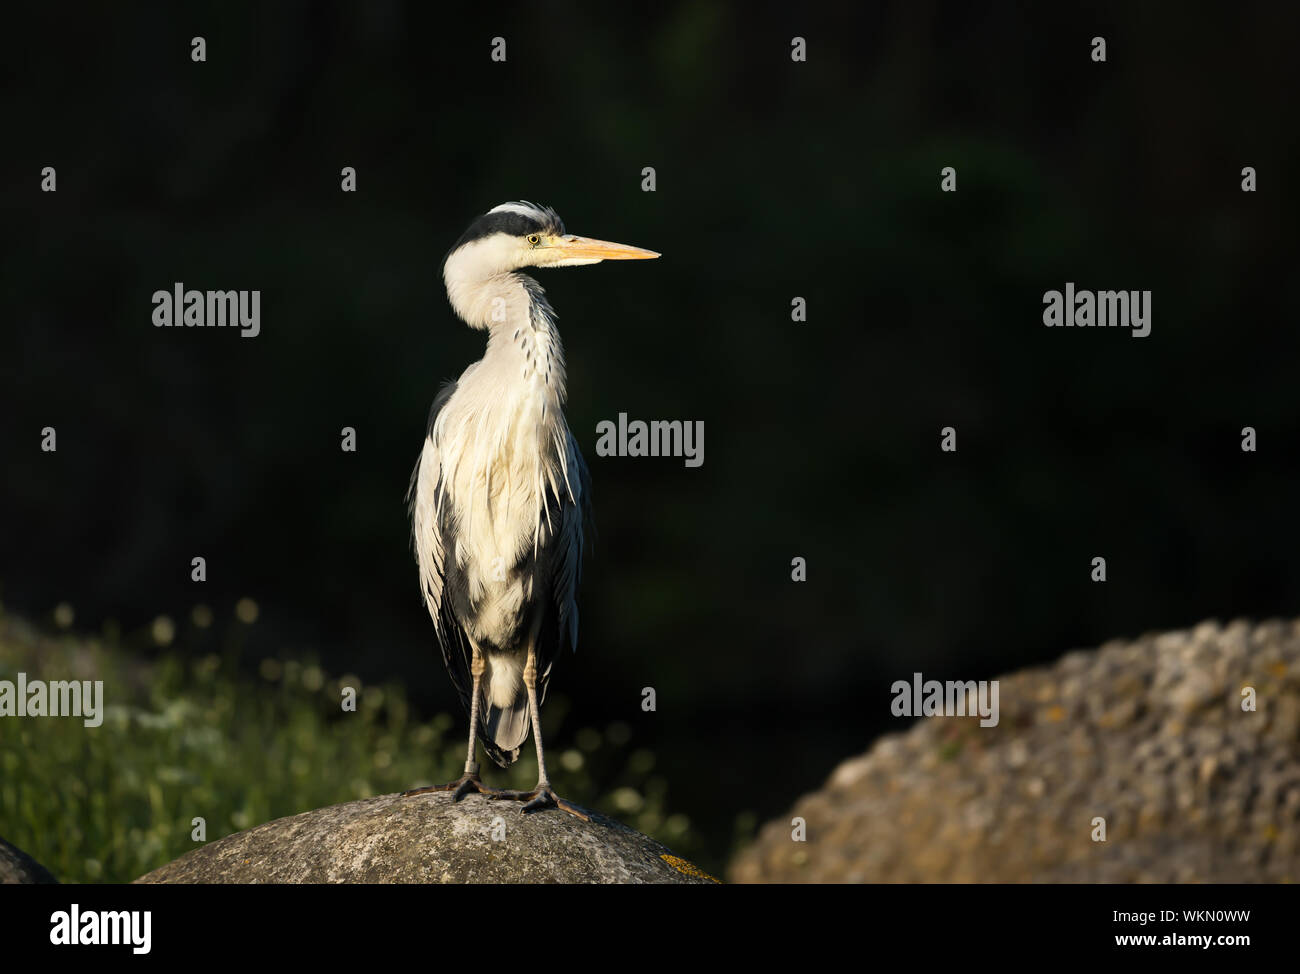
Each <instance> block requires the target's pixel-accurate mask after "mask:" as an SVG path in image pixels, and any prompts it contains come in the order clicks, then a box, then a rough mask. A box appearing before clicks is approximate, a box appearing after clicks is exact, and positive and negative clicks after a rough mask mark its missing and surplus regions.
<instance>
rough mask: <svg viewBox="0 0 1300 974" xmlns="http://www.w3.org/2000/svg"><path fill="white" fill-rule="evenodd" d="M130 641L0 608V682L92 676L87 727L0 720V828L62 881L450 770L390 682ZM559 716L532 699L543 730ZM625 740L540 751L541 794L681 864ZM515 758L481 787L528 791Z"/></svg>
mask: <svg viewBox="0 0 1300 974" xmlns="http://www.w3.org/2000/svg"><path fill="white" fill-rule="evenodd" d="M169 638H170V633H168V641H169ZM183 638H184V637H183ZM146 641H147V640H146V638H145V636H144V635H140V636H137V637H134V639H132V640H126V641H123V640H121V639H120V638H117V637H110V638H109V639H106V640H105V639H97V638H88V637H84V636H77V635H72V634H68V633H64V634H52V633H50V632H45V631H41V630H38V629H36V628H34V627H32V626H30V625H29V624H27V623H26V622H24V621H23V620H21V619H18V618H16V617H14V616H12V615H5V614H4V613H3V612H0V679H4V680H13V679H15V678H16V674H17V673H18V672H20V671H22V672H25V673H26V674H27V676H28V678H29V679H36V678H41V679H51V680H55V679H57V680H66V679H82V680H103V681H104V701H105V708H104V711H105V712H104V721H103V724H102V726H100V727H97V728H87V727H85V726H84V725H83V722H82V721H81V720H80V719H75V718H58V719H56V718H35V717H30V718H25V719H24V718H16V717H0V836H3V837H4V838H5V839H7V840H8V841H9V842H11V843H13V844H14V845H16V846H18V847H19V848H20V849H23V850H24V851H26V852H27V853H28V854H29V855H31V856H32V857H33V858H35V859H36V860H37V861H39V862H40V863H42V864H43V865H44V866H46V868H48V869H49V870H50V871H51V872H53V873H54V875H55V876H56V877H57V878H58V879H59V880H60V881H62V882H127V881H130V880H132V879H135V878H136V877H138V876H140V875H142V874H143V873H145V872H148V871H149V870H151V869H154V868H156V867H157V866H161V865H163V864H164V863H167V862H170V861H171V860H172V859H175V858H176V857H177V856H180V855H182V854H183V853H185V852H188V851H189V850H191V849H194V848H196V847H197V846H198V845H199V844H200V843H199V842H197V841H196V840H195V839H194V838H192V835H191V833H192V831H193V829H194V828H195V826H194V824H193V819H195V818H196V817H201V818H203V819H204V820H205V822H206V831H207V835H206V838H207V841H212V840H214V839H219V838H221V837H222V836H225V835H229V834H231V833H233V832H238V831H241V830H243V829H247V828H250V827H252V826H254V825H258V824H260V823H262V822H266V821H269V820H271V819H274V818H279V817H281V816H285V815H292V814H295V813H297V812H303V811H307V810H310V809H313V808H319V807H322V806H325V805H331V804H336V803H338V802H344V801H351V800H353V799H357V798H365V797H369V796H371V795H382V794H387V793H390V792H394V791H400V790H403V789H405V788H410V787H413V786H415V785H418V784H428V783H431V782H433V781H435V780H439V781H447V780H451V779H453V778H455V777H456V776H458V775H459V773H460V771H461V766H462V764H463V762H464V747H465V744H464V737H463V734H464V733H465V726H464V724H465V718H464V716H463V715H460V714H457V715H455V716H454V717H453V716H452V715H450V714H438V715H436V716H435V717H433V719H431V720H422V719H420V717H419V716H418V715H417V714H415V713H414V712H413V710H412V708H411V707H410V706H409V704H408V702H407V699H406V696H405V694H404V692H403V690H402V688H401V687H400V686H397V685H392V684H388V685H363V684H362V683H361V681H360V680H359V679H358V678H357V677H355V676H348V675H344V676H342V677H334V676H331V675H329V674H326V673H324V672H322V671H321V670H320V669H319V668H318V667H316V666H314V665H311V664H310V663H303V662H299V661H296V660H279V659H264V660H261V661H260V665H258V666H257V667H255V669H256V670H257V675H256V676H251V675H248V674H247V673H246V672H245V671H246V670H247V669H249V667H248V666H244V667H241V666H240V665H239V663H238V662H237V659H238V653H237V652H236V651H234V650H233V649H230V650H226V651H223V653H222V654H220V655H217V654H208V655H204V656H200V657H198V658H192V657H191V655H190V654H188V653H185V652H182V651H180V650H178V649H177V648H175V647H172V648H170V649H168V650H165V651H159V650H158V649H157V648H156V647H149V646H146V645H145V643H146ZM237 641H238V640H234V641H232V640H228V643H230V645H231V646H232V647H233V645H234V644H235V642H237ZM344 686H351V687H354V688H356V689H357V691H358V693H357V708H356V711H355V712H354V713H345V712H343V710H342V709H341V707H340V700H341V699H342V698H341V692H340V691H341V688H342V687H344ZM566 709H567V708H566V707H565V701H564V700H563V698H556V699H555V700H551V699H549V698H548V700H547V714H546V716H547V725H548V731H549V732H550V733H555V728H559V727H560V726H561V725H562V724H563V722H564V713H565V711H566ZM557 736H558V737H560V739H567V738H568V735H563V734H561V735H557ZM630 736H631V734H630V730H629V729H628V727H627V726H626V725H623V724H611V725H610V726H608V727H604V728H594V727H584V728H579V729H578V730H577V731H576V732H575V733H574V734H573V735H572V740H573V741H574V743H575V746H574V747H572V748H568V749H563V750H558V751H551V750H548V752H547V758H548V760H547V766H548V769H549V770H551V778H552V780H553V781H554V783H555V786H556V790H557V791H559V792H560V793H561V794H563V795H565V797H567V798H570V799H572V800H574V801H576V802H578V803H579V804H582V805H586V806H587V807H589V808H594V809H596V810H598V811H601V812H604V813H606V814H608V815H610V816H611V817H613V818H616V819H618V820H619V821H622V822H624V823H626V824H627V825H629V826H631V827H633V828H636V829H639V830H640V831H642V832H645V833H647V834H649V835H652V836H654V837H655V838H657V839H659V840H660V841H661V842H663V843H664V844H666V845H668V846H669V847H670V848H672V849H673V851H674V852H677V853H678V854H680V855H683V856H686V857H688V858H694V857H696V856H698V855H699V853H700V851H701V850H700V848H699V847H700V843H699V839H698V837H697V835H696V833H695V831H694V830H693V829H692V827H691V823H690V822H689V821H688V820H687V819H686V818H685V817H684V816H682V815H680V814H677V815H674V814H670V812H669V810H668V808H667V804H666V799H667V785H666V782H665V780H664V779H663V778H662V777H660V776H658V775H656V774H655V758H654V755H653V754H652V753H651V752H650V751H648V750H645V749H637V748H632V747H630V745H629V738H630ZM526 753H527V754H528V757H527V758H525V759H521V760H520V761H519V762H518V763H517V764H516V765H514V766H513V767H512V768H511V769H510V771H509V772H508V773H507V772H501V771H499V769H496V768H495V766H492V767H491V770H492V771H493V772H496V774H495V775H494V776H493V777H492V778H491V782H492V783H493V784H503V783H504V782H503V781H502V780H501V779H503V778H508V781H509V783H508V785H507V786H508V787H514V788H524V787H528V788H531V787H532V785H533V784H534V783H535V782H536V780H537V764H536V759H535V757H533V756H532V753H531V751H527V752H526Z"/></svg>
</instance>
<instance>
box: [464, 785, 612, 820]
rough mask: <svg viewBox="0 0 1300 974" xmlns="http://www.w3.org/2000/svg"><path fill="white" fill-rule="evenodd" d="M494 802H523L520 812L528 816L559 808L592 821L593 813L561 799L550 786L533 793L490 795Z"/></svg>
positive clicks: (541, 786)
mask: <svg viewBox="0 0 1300 974" xmlns="http://www.w3.org/2000/svg"><path fill="white" fill-rule="evenodd" d="M488 797H489V798H491V799H493V800H506V801H518V802H523V803H524V804H523V807H522V808H520V809H519V810H520V811H521V812H522V813H524V814H525V815H527V814H528V813H529V812H540V811H542V810H543V809H546V808H558V809H559V810H560V811H562V812H568V813H569V814H570V815H572V816H573V817H574V818H580V819H582V820H583V821H584V822H590V821H591V813H590V812H588V811H587V810H586V809H585V808H583V807H582V806H581V805H575V804H573V802H571V801H567V800H565V799H563V798H561V797H560V796H559V795H557V794H556V793H555V789H554V788H552V787H551V786H550V785H540V784H539V785H538V786H537V787H536V788H534V789H533V790H532V791H498V792H496V793H495V794H492V795H488Z"/></svg>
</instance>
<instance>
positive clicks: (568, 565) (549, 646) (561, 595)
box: [538, 433, 591, 700]
mask: <svg viewBox="0 0 1300 974" xmlns="http://www.w3.org/2000/svg"><path fill="white" fill-rule="evenodd" d="M566 447H567V451H568V456H567V458H566V463H567V466H568V470H569V487H570V489H571V490H572V493H573V495H574V496H573V497H572V498H570V497H569V496H567V494H568V492H567V491H566V496H565V497H564V498H563V500H561V502H560V505H559V507H560V523H559V526H558V530H557V532H556V537H555V543H554V549H553V550H554V554H553V559H554V560H553V563H552V575H551V578H552V582H551V602H552V606H553V610H554V614H553V615H552V616H551V618H552V619H553V620H554V622H553V623H552V624H550V625H546V626H544V627H543V636H542V638H541V640H539V643H540V645H539V647H538V649H539V656H540V659H539V660H538V662H539V663H540V669H541V677H540V680H539V681H538V691H539V693H540V699H543V700H544V699H545V698H546V685H547V683H548V682H549V680H550V676H551V665H552V664H553V663H554V662H555V657H556V656H557V655H558V652H557V651H558V650H559V649H562V648H566V647H567V648H568V649H570V650H572V651H574V652H576V651H577V649H578V584H579V583H580V582H581V581H582V556H583V544H584V541H585V539H586V537H587V536H588V535H589V534H590V532H591V472H590V471H589V470H588V469H587V464H586V462H585V461H584V460H583V459H582V453H581V452H580V451H579V450H578V443H577V441H576V440H575V439H574V438H573V434H572V433H569V434H568V439H567V442H566ZM552 633H553V634H554V635H553V637H552V638H548V637H551V634H552Z"/></svg>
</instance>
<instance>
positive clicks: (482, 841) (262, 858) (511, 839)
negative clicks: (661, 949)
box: [136, 792, 717, 883]
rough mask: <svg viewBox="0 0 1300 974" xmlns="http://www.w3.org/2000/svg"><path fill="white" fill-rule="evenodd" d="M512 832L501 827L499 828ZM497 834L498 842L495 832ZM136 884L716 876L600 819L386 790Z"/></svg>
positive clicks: (259, 831)
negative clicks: (525, 811) (399, 793)
mask: <svg viewBox="0 0 1300 974" xmlns="http://www.w3.org/2000/svg"><path fill="white" fill-rule="evenodd" d="M503 830H504V831H503ZM494 831H495V834H496V835H497V836H498V837H500V838H499V841H498V840H496V839H494V838H493V835H494ZM136 882H138V883H714V882H717V880H715V879H714V878H713V877H711V876H709V875H708V874H707V873H705V872H703V871H702V870H700V869H699V868H698V867H696V866H694V865H692V864H691V863H689V862H686V861H685V860H683V859H679V858H678V857H676V856H674V855H673V854H672V853H671V852H669V851H668V850H667V849H666V848H664V847H663V846H661V845H659V843H657V842H655V841H654V840H652V839H650V838H648V837H646V836H644V835H642V834H641V833H639V832H635V831H633V830H632V829H629V828H627V827H626V826H623V825H620V824H619V823H617V822H614V821H611V820H609V819H606V818H603V817H601V816H598V815H593V816H592V820H591V821H590V822H583V821H581V820H580V819H577V818H574V817H573V816H572V815H569V814H567V813H565V812H561V811H558V810H554V809H548V810H544V811H540V812H532V813H529V814H528V815H524V814H522V813H521V812H520V807H519V805H518V803H516V802H510V801H499V802H496V801H488V799H486V798H484V797H483V796H482V795H469V796H467V797H466V798H464V799H463V800H462V801H460V802H453V801H452V800H451V796H450V795H449V794H447V793H445V792H438V793H433V794H426V795H415V796H411V797H403V796H401V795H383V796H381V797H378V798H367V799H364V800H362V801H354V802H347V803H345V804H342V805H332V806H330V807H328V808H319V809H316V810H315V811H311V812H303V813H302V814H300V815H293V816H290V817H288V818H281V819H277V820H275V821H273V822H267V823H266V824H265V825H259V826H257V827H256V828H252V829H249V830H248V831H246V832H239V833H236V834H235V835H230V836H227V837H225V838H224V839H217V840H214V841H212V842H209V843H208V844H206V845H204V846H201V847H200V848H198V849H195V850H194V851H192V852H187V853H186V854H185V855H183V856H181V857H180V858H179V859H176V860H175V861H173V862H170V863H168V864H167V865H165V866H162V867H160V868H158V869H155V870H154V871H153V872H151V873H148V874H146V875H144V876H142V877H140V878H139V879H138V880H136Z"/></svg>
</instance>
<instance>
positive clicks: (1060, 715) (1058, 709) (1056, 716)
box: [1043, 704, 1065, 724]
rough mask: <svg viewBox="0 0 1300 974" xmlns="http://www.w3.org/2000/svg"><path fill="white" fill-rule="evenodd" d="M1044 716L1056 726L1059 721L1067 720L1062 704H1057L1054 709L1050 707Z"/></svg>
mask: <svg viewBox="0 0 1300 974" xmlns="http://www.w3.org/2000/svg"><path fill="white" fill-rule="evenodd" d="M1043 716H1044V717H1046V718H1047V719H1048V720H1049V721H1051V722H1052V723H1053V724H1055V723H1056V722H1057V721H1060V720H1064V719H1065V708H1064V707H1062V706H1061V705H1060V704H1057V705H1056V706H1054V707H1048V708H1047V711H1046V712H1045V713H1044V714H1043Z"/></svg>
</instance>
